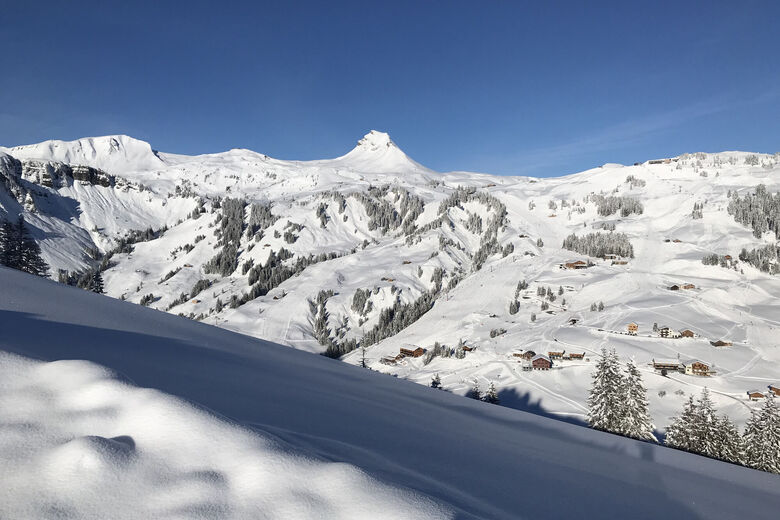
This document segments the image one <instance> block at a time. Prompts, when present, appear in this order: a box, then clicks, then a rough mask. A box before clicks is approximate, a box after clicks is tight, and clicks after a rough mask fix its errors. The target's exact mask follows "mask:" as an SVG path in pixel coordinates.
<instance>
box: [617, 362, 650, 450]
mask: <svg viewBox="0 0 780 520" xmlns="http://www.w3.org/2000/svg"><path fill="white" fill-rule="evenodd" d="M648 408H649V404H648V402H647V390H646V389H645V387H644V384H642V374H640V373H639V370H638V369H637V367H636V365H635V364H634V362H633V361H631V360H629V361H628V362H627V363H626V377H625V402H624V410H625V415H624V417H623V427H622V428H621V430H622V433H623V435H625V436H626V437H631V438H633V439H639V440H643V441H653V442H658V439H656V438H655V435H654V434H653V428H654V426H653V423H652V421H651V419H650V412H649V410H648Z"/></svg>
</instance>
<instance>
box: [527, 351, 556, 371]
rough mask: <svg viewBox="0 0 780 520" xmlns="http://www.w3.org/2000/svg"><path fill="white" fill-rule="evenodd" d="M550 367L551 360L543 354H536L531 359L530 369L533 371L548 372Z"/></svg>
mask: <svg viewBox="0 0 780 520" xmlns="http://www.w3.org/2000/svg"><path fill="white" fill-rule="evenodd" d="M552 366H553V362H552V360H551V359H550V358H548V357H547V356H545V355H544V354H538V355H536V356H534V357H533V359H531V367H532V368H533V369H534V370H550V369H551V368H552Z"/></svg>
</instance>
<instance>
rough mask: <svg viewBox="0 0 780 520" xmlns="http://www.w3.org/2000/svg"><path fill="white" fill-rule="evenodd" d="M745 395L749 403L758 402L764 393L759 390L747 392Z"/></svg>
mask: <svg viewBox="0 0 780 520" xmlns="http://www.w3.org/2000/svg"><path fill="white" fill-rule="evenodd" d="M747 395H748V399H750V400H751V401H758V400H759V399H763V398H764V393H763V392H762V391H761V390H748V392H747Z"/></svg>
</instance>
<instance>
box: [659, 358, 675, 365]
mask: <svg viewBox="0 0 780 520" xmlns="http://www.w3.org/2000/svg"><path fill="white" fill-rule="evenodd" d="M653 364H655V365H679V364H680V360H679V359H653Z"/></svg>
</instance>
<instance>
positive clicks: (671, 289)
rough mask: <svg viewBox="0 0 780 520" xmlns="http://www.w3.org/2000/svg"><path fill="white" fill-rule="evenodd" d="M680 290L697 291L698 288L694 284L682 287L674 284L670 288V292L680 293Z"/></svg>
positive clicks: (685, 284)
mask: <svg viewBox="0 0 780 520" xmlns="http://www.w3.org/2000/svg"><path fill="white" fill-rule="evenodd" d="M680 289H685V290H690V289H696V286H695V285H693V284H692V283H684V284H682V285H677V284H674V285H672V286H670V287H669V290H670V291H679V290H680Z"/></svg>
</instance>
